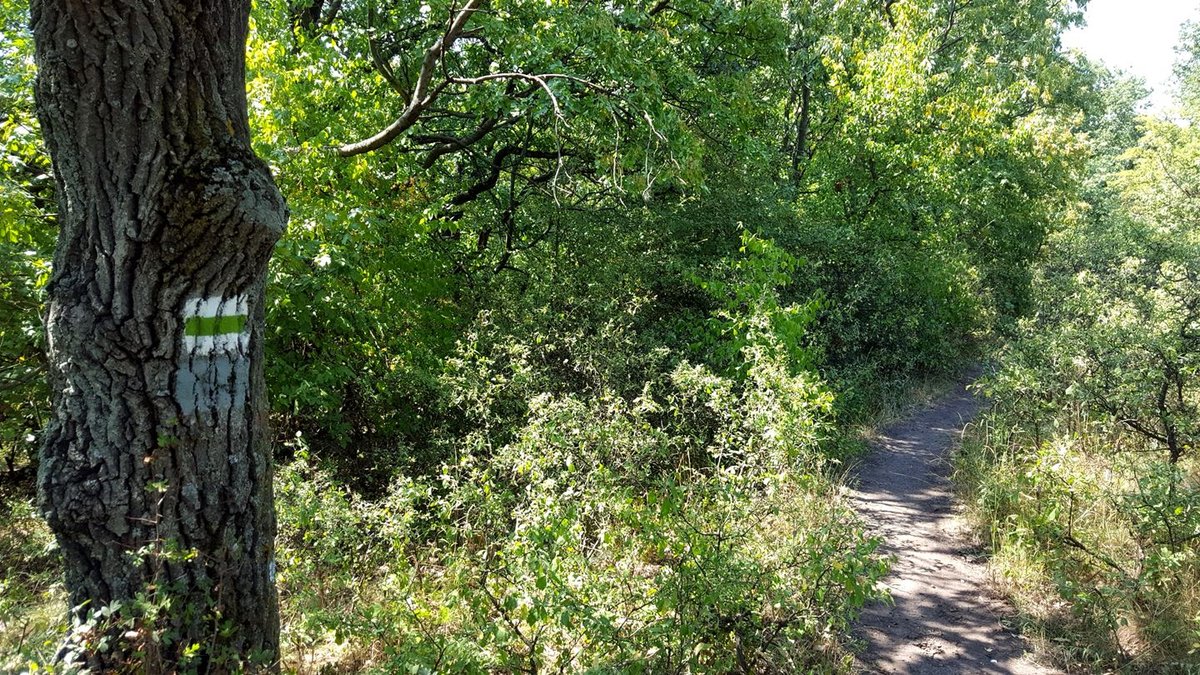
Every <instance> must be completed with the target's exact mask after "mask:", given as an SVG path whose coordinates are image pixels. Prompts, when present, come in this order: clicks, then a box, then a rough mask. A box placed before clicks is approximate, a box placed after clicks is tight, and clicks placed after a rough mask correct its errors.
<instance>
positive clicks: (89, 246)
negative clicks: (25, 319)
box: [32, 0, 287, 672]
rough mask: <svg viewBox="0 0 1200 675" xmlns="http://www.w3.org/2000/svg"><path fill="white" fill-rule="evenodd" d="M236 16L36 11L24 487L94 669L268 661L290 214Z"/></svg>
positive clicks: (146, 7)
mask: <svg viewBox="0 0 1200 675" xmlns="http://www.w3.org/2000/svg"><path fill="white" fill-rule="evenodd" d="M249 11H250V1H249V0H209V1H206V2H195V1H190V0H164V1H161V2H151V3H140V2H133V3H131V2H116V1H113V0H103V1H89V2H84V1H83V0H34V2H33V3H32V26H33V32H34V39H35V43H36V61H37V66H38V77H37V84H36V96H37V108H38V116H39V119H40V121H41V124H42V130H43V133H44V136H45V141H46V144H47V146H48V147H49V150H50V155H51V158H52V161H53V166H54V173H55V177H56V180H57V182H58V188H59V192H58V194H59V209H60V226H61V229H60V232H59V238H58V244H57V249H56V252H55V257H54V271H53V275H52V278H51V281H50V284H49V291H48V293H49V308H48V312H47V316H46V328H47V333H48V339H49V345H50V349H49V351H50V354H49V358H50V365H51V374H50V378H51V385H52V390H53V395H54V402H53V420H52V421H51V423H50V425H49V428H48V430H47V433H46V437H45V442H44V446H43V449H42V458H41V464H40V469H39V485H40V489H41V500H42V507H43V510H44V512H45V515H46V517H47V520H48V521H49V523H50V525H51V527H52V528H53V530H54V532H55V535H56V537H57V539H58V542H59V544H60V546H61V547H62V551H63V555H64V558H65V560H66V567H67V575H66V579H67V587H68V590H69V592H70V596H71V602H72V605H73V606H75V607H76V609H75V610H74V611H75V612H76V613H77V615H78V616H79V618H80V619H86V618H87V617H89V616H90V617H95V616H97V615H98V613H100V615H102V616H108V617H109V621H108V622H107V623H106V625H107V626H108V629H107V630H95V631H92V632H91V633H89V632H88V631H86V630H84V631H77V635H76V638H75V645H74V646H75V650H76V651H77V652H78V653H80V654H82V655H83V659H84V660H85V661H86V662H87V663H88V664H89V665H90V666H92V667H94V668H98V669H101V670H105V671H107V670H110V669H113V668H116V667H119V666H121V665H122V664H125V663H128V662H129V661H130V660H137V661H139V662H140V663H141V664H142V667H143V668H145V669H146V670H149V671H151V672H153V671H174V670H176V669H178V668H180V667H181V662H183V661H185V660H187V659H189V658H193V659H196V660H197V661H196V663H198V664H200V667H201V668H202V669H204V668H210V667H211V666H214V665H216V664H220V663H230V662H231V661H237V662H245V660H246V659H251V658H253V659H260V660H261V662H263V663H269V662H270V661H272V660H273V659H274V655H275V652H276V651H277V645H278V609H277V600H276V594H275V589H274V562H273V539H274V535H275V516H274V510H273V504H272V493H271V457H270V452H269V449H268V439H267V434H266V432H265V430H266V412H267V411H266V397H265V392H264V384H263V375H262V373H263V369H262V335H263V287H264V282H265V275H266V268H267V262H268V260H269V258H270V256H271V252H272V249H273V247H274V244H275V242H276V240H277V239H278V237H279V236H280V233H281V232H282V231H283V228H284V226H285V223H286V220H287V209H286V207H285V205H284V201H283V199H282V197H281V195H280V193H279V191H278V190H277V189H276V187H275V184H274V182H273V180H272V177H271V174H270V171H269V170H268V168H267V166H266V165H265V164H264V163H263V162H261V161H260V160H259V159H258V158H257V157H255V155H254V153H253V151H252V149H251V146H250V131H249V126H248V121H247V114H246V95H245V74H244V71H245V66H244V60H245V44H246V35H247V29H248V18H249ZM103 607H109V608H110V609H109V610H108V611H106V612H103V613H101V609H102V608H103ZM154 608H159V609H165V610H167V611H153V610H154ZM110 613H111V615H110ZM84 623H85V625H86V621H85V622H84ZM118 636H119V643H118V642H116V640H118ZM105 640H107V641H108V642H107V645H106V646H102V645H101V641H105Z"/></svg>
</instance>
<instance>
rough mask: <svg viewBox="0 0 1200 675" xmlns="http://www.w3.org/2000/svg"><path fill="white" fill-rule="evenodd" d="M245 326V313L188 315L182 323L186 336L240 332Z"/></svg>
mask: <svg viewBox="0 0 1200 675" xmlns="http://www.w3.org/2000/svg"><path fill="white" fill-rule="evenodd" d="M245 328H246V315H245V314H236V315H231V316H189V317H188V318H187V322H185V323H184V324H183V334H184V335H186V336H187V337H208V336H210V335H225V334H226V333H240V332H242V331H243V330H245Z"/></svg>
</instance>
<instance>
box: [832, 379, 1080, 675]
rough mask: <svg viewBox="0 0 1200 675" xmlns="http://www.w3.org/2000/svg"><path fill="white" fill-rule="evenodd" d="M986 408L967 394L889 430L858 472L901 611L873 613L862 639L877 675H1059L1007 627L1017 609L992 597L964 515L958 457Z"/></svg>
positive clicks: (866, 514) (862, 627)
mask: <svg viewBox="0 0 1200 675" xmlns="http://www.w3.org/2000/svg"><path fill="white" fill-rule="evenodd" d="M978 411H979V403H978V402H977V401H976V400H975V398H974V397H973V396H972V395H971V394H970V393H968V392H967V391H966V390H965V389H964V388H963V387H962V386H961V385H960V386H958V387H957V388H956V389H955V391H954V392H953V393H951V394H949V395H947V396H946V397H944V398H942V399H941V400H939V401H938V402H937V403H935V404H934V405H933V406H931V407H930V408H927V409H925V410H922V411H921V412H919V413H917V414H915V415H913V416H912V417H910V418H908V419H906V420H904V421H902V422H899V423H897V424H895V425H893V426H892V427H890V428H888V429H886V430H885V432H884V434H883V435H882V436H881V437H880V438H879V439H878V440H877V441H876V442H875V443H873V444H872V446H873V448H872V451H871V452H870V454H869V455H868V456H867V457H866V458H865V459H864V461H863V463H862V465H861V466H860V468H859V471H858V479H859V484H858V486H857V490H856V491H855V494H854V499H853V501H854V506H855V508H856V509H857V510H858V512H859V513H860V514H861V515H862V516H863V518H865V519H866V521H867V522H868V524H869V525H870V527H871V530H872V531H873V532H874V533H875V534H877V535H878V536H880V537H882V538H883V540H884V551H885V552H886V553H889V554H891V555H893V556H895V562H894V564H893V566H892V573H891V574H890V575H889V576H888V577H887V578H886V579H885V580H884V583H885V584H886V585H887V587H888V588H889V589H890V590H891V594H892V598H893V600H894V601H895V604H894V605H888V604H884V603H879V604H876V605H872V606H870V607H868V608H867V609H866V611H864V612H863V616H862V618H861V619H860V621H859V624H858V626H857V628H856V629H855V635H856V637H858V638H859V639H861V640H862V641H863V642H864V643H865V645H866V647H865V648H864V650H863V651H862V653H861V654H859V656H858V663H857V665H858V668H859V670H860V671H862V672H868V673H910V674H920V675H924V674H933V673H1054V672H1056V671H1053V670H1049V669H1046V668H1044V667H1041V666H1038V665H1037V664H1035V663H1033V662H1032V661H1031V660H1029V659H1028V658H1027V657H1026V656H1025V651H1026V644H1025V642H1024V641H1023V640H1022V639H1021V638H1020V637H1019V636H1017V635H1015V634H1014V633H1013V632H1012V631H1010V630H1009V629H1008V628H1006V627H1005V626H1004V625H1003V624H1001V622H1000V619H1001V617H1002V616H1004V615H1006V614H1010V613H1011V611H1012V610H1011V609H1010V608H1009V607H1008V606H1007V605H1005V603H1004V602H1003V601H1001V600H1000V599H998V598H997V597H995V595H994V594H993V593H992V592H991V591H990V590H989V589H988V588H987V583H986V581H985V572H984V564H983V561H982V558H981V556H980V554H979V552H978V551H976V550H974V549H972V548H971V547H970V546H969V545H968V543H967V540H966V537H965V536H964V532H965V530H964V528H963V526H962V525H961V524H960V522H959V521H958V519H957V518H956V517H955V515H954V510H953V500H952V496H951V495H952V492H951V487H950V480H949V472H950V462H949V453H950V450H951V449H952V448H953V447H954V446H955V444H956V443H957V441H958V440H959V439H960V437H961V434H962V429H963V427H964V426H965V425H966V423H967V422H969V421H970V420H971V418H973V417H974V416H975V414H976V413H978Z"/></svg>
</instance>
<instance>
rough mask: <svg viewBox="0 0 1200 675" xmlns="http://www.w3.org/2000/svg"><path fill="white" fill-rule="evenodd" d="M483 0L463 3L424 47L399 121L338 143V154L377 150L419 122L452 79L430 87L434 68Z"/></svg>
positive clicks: (459, 35)
mask: <svg viewBox="0 0 1200 675" xmlns="http://www.w3.org/2000/svg"><path fill="white" fill-rule="evenodd" d="M481 4H483V0H467V3H466V4H465V5H463V8H462V9H461V10H459V12H458V14H456V15H455V16H454V19H453V20H452V21H451V22H450V25H449V26H448V27H447V28H446V32H445V33H444V34H443V35H442V36H441V37H440V38H438V39H437V41H435V42H434V43H433V44H432V45H430V47H429V49H428V50H426V51H425V59H424V60H423V61H422V62H421V71H420V73H419V74H418V75H417V84H416V86H415V87H414V88H413V92H412V96H411V98H410V99H409V101H408V107H407V108H405V110H404V112H403V113H401V114H400V116H399V117H398V118H396V121H395V122H392V123H391V124H389V125H388V126H387V127H386V128H385V129H383V131H380V132H379V133H377V134H375V135H374V136H372V137H370V138H367V139H365V140H362V141H358V142H357V143H349V144H346V145H343V146H341V147H339V148H338V149H337V153H338V154H339V155H341V156H342V157H353V156H354V155H361V154H363V153H365V152H372V151H374V150H378V149H379V148H382V147H383V146H385V145H387V144H388V143H391V142H392V141H394V140H396V138H397V137H398V136H399V135H400V134H402V133H404V132H405V131H407V130H408V129H409V128H410V127H412V125H414V124H416V123H417V120H418V119H419V118H420V116H421V113H422V112H423V111H424V110H425V109H426V108H428V107H429V106H430V105H432V104H433V102H434V100H436V99H437V96H438V94H440V93H441V92H442V91H443V90H444V89H445V88H446V86H447V84H449V82H445V83H442V84H441V85H438V86H436V87H432V88H431V87H430V83H431V81H432V79H433V75H434V72H435V71H436V70H437V67H438V64H439V63H441V61H442V57H444V56H445V54H446V52H447V51H449V49H450V47H451V46H453V45H454V42H455V41H456V40H457V39H458V38H460V37H462V34H463V29H464V28H466V25H467V21H468V20H470V18H471V16H472V15H473V14H474V13H475V12H477V11H479V7H480V5H481Z"/></svg>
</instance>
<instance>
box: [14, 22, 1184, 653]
mask: <svg viewBox="0 0 1200 675" xmlns="http://www.w3.org/2000/svg"><path fill="white" fill-rule="evenodd" d="M1081 5H1082V3H1070V2H1062V1H1061V0H996V1H993V2H987V3H983V2H977V1H974V0H806V1H802V2H792V1H791V0H754V1H753V2H752V1H750V0H661V1H659V2H656V3H646V2H625V1H623V0H622V1H616V2H606V3H594V2H584V1H570V2H565V1H549V2H524V1H521V0H503V1H502V0H493V1H492V2H488V3H486V4H484V5H482V7H481V9H480V11H478V12H475V13H474V14H472V15H471V16H470V18H469V20H468V21H466V22H465V23H464V24H463V25H461V26H459V31H460V32H459V34H458V35H456V36H455V37H454V39H453V40H451V41H450V43H449V44H450V46H449V48H448V49H440V50H439V49H436V48H435V46H436V45H437V44H444V43H445V42H444V38H445V37H446V36H448V35H450V34H451V33H452V32H453V30H454V26H455V25H456V24H455V23H454V22H453V20H454V18H455V17H456V16H458V15H459V13H460V12H462V10H463V7H461V6H458V5H455V4H452V3H447V2H441V1H440V0H429V1H428V2H417V1H416V0H412V1H408V0H400V1H392V0H378V1H375V0H366V1H358V0H355V1H347V2H324V1H322V0H304V1H299V0H293V1H292V2H283V1H272V2H267V1H263V2H259V3H258V4H257V5H256V6H255V9H254V14H253V17H252V35H251V39H250V43H249V45H248V49H247V66H248V69H249V99H250V110H251V126H252V128H253V129H254V131H255V133H256V134H257V138H256V142H257V148H256V149H257V151H258V153H259V154H260V155H261V156H262V157H264V158H265V159H266V160H267V161H268V162H269V163H270V164H271V167H272V169H273V171H274V173H275V175H276V177H277V180H278V182H279V185H280V188H281V190H282V191H283V193H284V194H285V195H286V197H287V199H288V204H289V207H290V209H291V225H290V229H289V231H288V233H287V235H286V237H285V239H284V240H283V241H282V242H281V243H280V245H279V247H278V249H277V250H276V253H275V257H274V260H273V263H272V268H271V277H270V281H269V286H268V306H267V327H268V329H267V333H268V337H267V345H266V348H267V378H268V382H269V386H270V395H271V401H272V420H271V421H272V429H273V432H274V434H275V437H276V442H275V447H276V452H277V459H278V469H277V478H276V499H277V506H278V509H279V518H280V533H279V538H278V546H279V551H278V557H277V559H278V565H279V570H278V583H279V588H280V592H281V601H282V605H283V614H284V616H283V619H284V628H283V630H284V633H283V639H284V652H285V660H284V666H285V668H286V669H289V670H295V671H298V672H350V671H359V670H362V671H371V670H373V671H379V672H483V671H500V672H535V671H546V670H554V671H584V670H593V671H621V672H729V671H740V672H810V671H813V670H841V669H846V668H848V667H849V665H850V652H849V651H848V639H847V629H848V626H849V625H850V622H851V621H852V620H853V617H854V616H855V613H856V611H857V610H858V609H859V608H860V607H862V605H863V604H864V603H865V602H868V601H870V600H873V599H876V598H879V597H880V595H881V590H880V589H879V588H878V587H877V586H876V583H875V582H876V581H877V580H878V579H880V578H881V577H882V575H883V574H884V573H885V571H886V569H887V561H886V560H885V559H883V558H882V557H881V556H879V555H878V554H877V553H876V548H877V546H878V541H877V540H875V539H873V538H871V537H869V536H867V535H866V534H865V532H864V529H863V526H862V524H861V523H860V522H859V520H858V519H857V518H856V516H855V515H854V514H853V512H852V511H851V510H850V509H849V507H848V506H847V504H846V502H845V500H844V497H843V495H842V486H843V482H844V476H845V473H846V467H847V465H848V463H850V462H852V460H853V457H854V454H855V453H856V452H857V451H858V449H859V446H860V443H861V441H860V440H859V438H860V433H859V432H860V429H861V427H862V426H863V425H867V424H870V423H871V422H872V421H874V420H877V419H879V417H880V415H883V414H886V413H887V411H889V410H895V409H896V408H898V407H902V406H903V404H904V403H905V401H906V400H907V399H909V398H910V397H911V396H910V393H911V392H912V391H913V388H914V387H915V386H917V385H918V384H919V383H922V382H927V381H931V380H937V379H938V378H947V377H952V376H954V374H956V373H957V372H959V371H960V370H961V369H962V368H963V367H964V366H966V365H968V364H972V363H977V362H986V363H989V364H992V365H990V366H989V367H988V374H987V375H985V377H984V378H983V379H982V380H981V382H980V385H979V386H980V388H981V390H982V391H984V392H985V393H987V394H988V395H989V396H990V397H992V399H993V400H994V406H993V408H992V411H991V412H990V413H989V415H988V416H987V418H986V419H985V420H984V421H983V422H982V423H981V424H980V425H979V426H978V428H976V429H975V430H974V431H973V433H972V436H971V438H970V439H969V440H968V443H967V444H966V446H965V448H964V450H963V452H962V453H961V455H960V456H959V459H958V466H957V469H958V474H959V477H960V479H961V480H960V483H961V485H962V486H963V491H964V496H965V497H966V498H967V500H968V501H969V503H970V504H972V506H973V509H972V513H973V514H974V516H975V518H976V522H977V523H978V525H979V527H980V532H981V533H983V535H984V538H985V539H986V540H987V541H988V543H990V545H991V546H992V547H993V549H994V551H995V553H996V561H997V565H998V568H999V569H1002V570H1004V571H1005V572H1006V573H1007V576H1006V578H1008V579H1010V581H1011V586H1012V587H1011V589H1010V590H1011V591H1012V592H1013V594H1014V595H1015V597H1017V598H1018V601H1019V604H1020V605H1021V607H1022V609H1023V610H1024V611H1025V614H1026V616H1027V617H1028V620H1029V621H1030V631H1031V632H1033V633H1035V634H1038V635H1042V636H1044V637H1045V640H1044V642H1045V645H1044V646H1045V648H1046V650H1047V651H1049V652H1050V653H1051V655H1052V658H1055V659H1058V660H1059V661H1060V662H1062V663H1066V664H1075V665H1077V666H1078V665H1080V664H1082V666H1083V667H1114V666H1128V667H1131V668H1134V667H1139V668H1145V669H1147V670H1153V669H1156V668H1160V667H1162V665H1163V664H1168V663H1182V662H1193V663H1194V662H1195V661H1196V657H1195V654H1194V652H1195V650H1196V649H1197V648H1198V647H1200V622H1198V620H1197V618H1196V617H1197V616H1200V490H1198V488H1197V483H1196V477H1197V473H1196V472H1197V469H1196V466H1195V463H1194V459H1193V457H1192V454H1193V450H1194V448H1195V443H1196V438H1197V436H1198V435H1200V414H1198V410H1197V406H1198V405H1200V394H1198V391H1197V379H1196V375H1197V368H1198V367H1200V232H1198V229H1197V223H1198V222H1200V220H1198V219H1200V131H1198V129H1197V127H1196V124H1197V123H1198V122H1200V29H1197V27H1196V26H1195V25H1192V26H1191V27H1190V28H1188V29H1187V30H1185V32H1184V35H1183V36H1182V41H1181V48H1180V63H1179V67H1178V78H1177V79H1178V83H1179V109H1178V112H1177V114H1176V115H1175V116H1174V117H1171V118H1169V119H1168V118H1152V117H1145V116H1139V107H1138V102H1139V100H1140V99H1141V98H1142V97H1143V96H1144V92H1143V91H1142V90H1141V86H1140V85H1139V83H1138V82H1137V81H1135V80H1131V79H1129V78H1126V77H1124V76H1122V75H1121V74H1119V73H1112V72H1109V71H1108V70H1106V69H1105V68H1104V67H1103V66H1101V65H1099V64H1096V63H1092V62H1089V61H1088V60H1086V59H1085V58H1083V57H1082V56H1080V55H1078V54H1072V53H1066V52H1064V51H1063V50H1062V49H1061V48H1060V36H1061V34H1062V32H1063V31H1064V30H1065V29H1066V28H1067V27H1069V26H1071V25H1073V24H1074V23H1076V22H1077V21H1078V20H1079V18H1080V6H1081ZM27 14H28V7H27V6H26V5H25V3H23V2H20V1H19V0H0V24H2V25H0V32H2V34H3V36H4V41H3V43H0V145H2V147H3V156H2V157H0V160H2V161H0V191H2V192H0V308H2V311H0V354H2V357H0V434H2V436H0V473H2V474H3V476H4V477H3V479H2V484H3V497H4V505H3V517H2V518H0V569H2V570H3V577H2V580H0V670H22V669H26V668H33V667H34V666H32V665H31V664H42V665H43V666H45V665H46V664H48V663H49V662H51V661H52V660H53V656H54V654H55V652H56V651H57V650H58V647H59V646H60V643H61V636H62V635H63V634H68V633H69V634H70V635H71V636H72V637H71V638H70V639H71V640H74V641H75V644H76V645H79V646H82V647H84V648H95V647H96V645H94V644H91V643H89V642H88V641H89V640H91V639H93V636H94V635H95V633H93V632H91V628H92V626H89V625H88V624H87V623H86V622H76V623H75V625H72V626H68V625H66V624H65V623H64V621H65V617H66V612H65V611H64V610H65V607H64V602H65V600H64V599H63V595H62V590H61V584H60V583H59V580H58V575H59V572H58V562H57V559H56V550H55V546H54V544H53V538H52V537H51V536H50V535H49V533H48V531H47V530H46V529H45V526H44V525H43V524H42V523H41V522H40V520H39V518H38V515H37V509H36V506H35V504H36V500H35V498H34V496H33V494H32V484H33V480H32V476H33V473H34V471H35V470H36V469H35V464H36V448H37V441H38V435H39V433H40V431H41V429H42V428H43V425H44V423H45V417H46V415H47V408H48V407H47V400H48V392H47V391H46V384H45V381H46V378H45V359H44V356H43V353H44V351H45V344H44V338H43V329H42V320H41V316H40V311H39V308H40V306H41V303H42V300H43V287H44V284H45V281H46V279H47V275H48V270H49V260H50V258H51V253H52V249H53V245H54V238H55V216H54V211H55V207H54V204H55V195H54V181H53V179H52V177H51V176H50V175H49V173H50V167H49V161H48V158H47V156H46V155H45V153H44V151H43V150H42V148H41V146H40V141H39V138H38V125H37V122H36V119H35V116H34V110H33V100H32V89H31V82H32V78H33V76H34V68H33V63H32V57H31V53H32V44H31V39H30V37H29V35H28V31H27V28H26V26H25V25H26V23H27V21H28V19H27ZM389 128H390V129H391V131H390V132H387V131H385V130H387V129H389ZM381 132H382V133H381ZM148 554H149V555H167V554H170V552H161V551H159V552H150V553H148ZM143 605H144V606H143V607H141V608H139V610H138V611H139V612H142V613H152V612H154V611H162V609H163V608H162V607H159V606H156V604H155V599H154V598H153V597H147V598H145V599H144V603H143ZM139 639H145V640H148V641H150V640H155V639H161V636H144V637H143V638H139Z"/></svg>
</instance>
